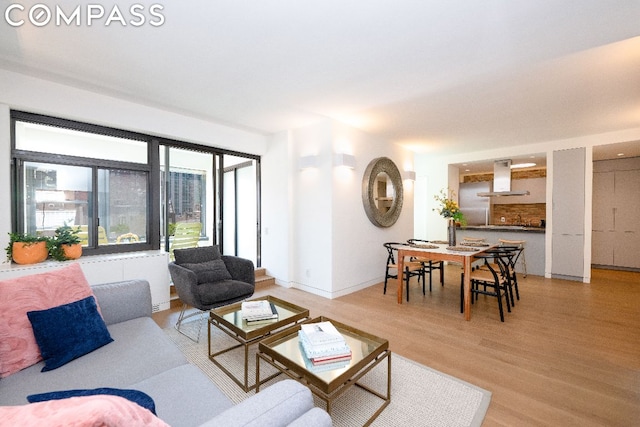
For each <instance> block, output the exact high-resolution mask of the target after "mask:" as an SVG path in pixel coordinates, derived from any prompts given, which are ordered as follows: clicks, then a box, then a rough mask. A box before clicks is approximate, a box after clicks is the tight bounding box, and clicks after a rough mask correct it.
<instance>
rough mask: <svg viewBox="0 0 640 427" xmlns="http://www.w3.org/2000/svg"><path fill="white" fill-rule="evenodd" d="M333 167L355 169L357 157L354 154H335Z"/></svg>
mask: <svg viewBox="0 0 640 427" xmlns="http://www.w3.org/2000/svg"><path fill="white" fill-rule="evenodd" d="M333 166H346V167H348V168H349V169H355V167H356V157H355V156H354V155H352V154H346V153H334V155H333Z"/></svg>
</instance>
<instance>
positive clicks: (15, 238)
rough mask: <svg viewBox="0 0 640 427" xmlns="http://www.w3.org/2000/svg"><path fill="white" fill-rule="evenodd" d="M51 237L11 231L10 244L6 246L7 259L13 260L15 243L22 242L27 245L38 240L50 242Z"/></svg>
mask: <svg viewBox="0 0 640 427" xmlns="http://www.w3.org/2000/svg"><path fill="white" fill-rule="evenodd" d="M49 240H50V239H49V238H48V237H46V236H41V235H39V234H38V235H35V236H34V235H33V234H28V233H9V244H8V245H7V247H6V248H5V251H6V252H7V261H11V259H12V258H13V244H14V243H19V242H22V243H23V244H24V245H25V246H31V245H33V244H34V243H38V242H47V246H48V242H49Z"/></svg>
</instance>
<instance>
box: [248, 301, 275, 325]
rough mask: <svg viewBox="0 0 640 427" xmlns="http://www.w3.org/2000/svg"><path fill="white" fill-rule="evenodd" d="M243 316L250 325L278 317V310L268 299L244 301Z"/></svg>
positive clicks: (267, 321) (270, 320)
mask: <svg viewBox="0 0 640 427" xmlns="http://www.w3.org/2000/svg"><path fill="white" fill-rule="evenodd" d="M241 310H242V318H243V319H244V320H246V321H247V324H248V325H257V324H260V323H269V322H272V321H274V320H277V319H278V310H276V306H275V305H273V303H271V302H269V301H267V300H260V301H244V302H243V303H242V305H241Z"/></svg>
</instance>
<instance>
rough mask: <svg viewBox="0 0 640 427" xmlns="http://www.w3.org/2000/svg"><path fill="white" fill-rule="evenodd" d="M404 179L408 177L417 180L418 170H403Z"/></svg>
mask: <svg viewBox="0 0 640 427" xmlns="http://www.w3.org/2000/svg"><path fill="white" fill-rule="evenodd" d="M402 179H408V180H410V181H415V180H416V172H415V171H404V172H402Z"/></svg>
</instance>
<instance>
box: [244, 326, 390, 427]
mask: <svg viewBox="0 0 640 427" xmlns="http://www.w3.org/2000/svg"><path fill="white" fill-rule="evenodd" d="M324 321H330V322H331V323H332V324H333V325H334V326H335V327H336V329H338V331H339V332H340V333H341V334H342V335H343V336H344V338H345V340H346V342H347V344H348V345H349V347H350V349H351V354H352V356H351V361H350V362H349V363H348V364H347V365H346V366H344V367H341V368H338V369H333V370H327V371H322V368H321V367H308V365H307V364H308V362H306V363H305V357H304V356H303V354H302V350H301V349H300V346H299V341H298V330H299V329H300V325H296V326H295V327H293V328H289V329H287V330H286V331H282V332H280V333H278V334H274V335H272V336H270V337H268V338H265V339H263V340H262V341H260V343H259V344H258V353H257V354H256V385H257V387H256V393H257V392H259V391H260V385H259V384H260V383H264V382H265V381H266V380H267V379H263V380H261V379H260V360H264V361H265V362H267V363H269V364H270V365H272V366H274V367H275V368H276V369H277V370H278V371H280V372H281V373H283V374H286V375H288V376H289V377H291V378H293V379H295V380H298V381H300V382H301V383H303V384H304V385H306V386H307V387H309V389H311V391H312V392H313V393H314V394H315V395H316V396H318V397H319V398H320V399H321V400H323V401H324V402H325V403H326V405H327V412H328V413H329V414H331V407H332V403H333V401H334V400H335V399H336V398H338V397H339V396H341V395H342V394H343V393H344V392H345V391H347V390H348V389H349V388H350V387H352V386H354V385H355V386H358V387H360V388H362V389H364V390H366V391H367V392H369V393H371V394H373V395H375V396H377V397H378V398H380V399H382V405H381V406H380V407H379V408H378V410H377V411H376V412H375V413H374V414H373V415H372V416H371V417H370V418H369V420H368V421H367V422H366V423H365V426H367V425H369V424H371V423H372V422H373V420H375V419H376V417H377V416H378V415H380V413H381V412H382V411H383V410H384V408H386V407H387V405H389V402H391V351H390V350H389V341H388V340H386V339H383V338H378V337H376V336H374V335H371V334H368V333H366V332H364V331H361V330H359V329H356V328H353V327H351V326H348V325H345V324H343V323H340V322H336V321H334V320H331V319H328V318H326V317H318V318H315V319H313V320H310V321H308V322H305V323H316V322H324ZM385 359H386V361H387V390H386V395H385V394H382V393H380V392H378V391H376V390H373V389H371V388H370V387H367V386H365V385H363V384H360V383H358V380H359V379H360V378H362V377H363V376H364V375H366V374H367V373H368V372H370V371H371V370H372V369H373V368H374V367H375V366H377V365H378V364H379V363H381V362H383V361H384V360H385ZM271 377H273V375H272V376H271Z"/></svg>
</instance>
